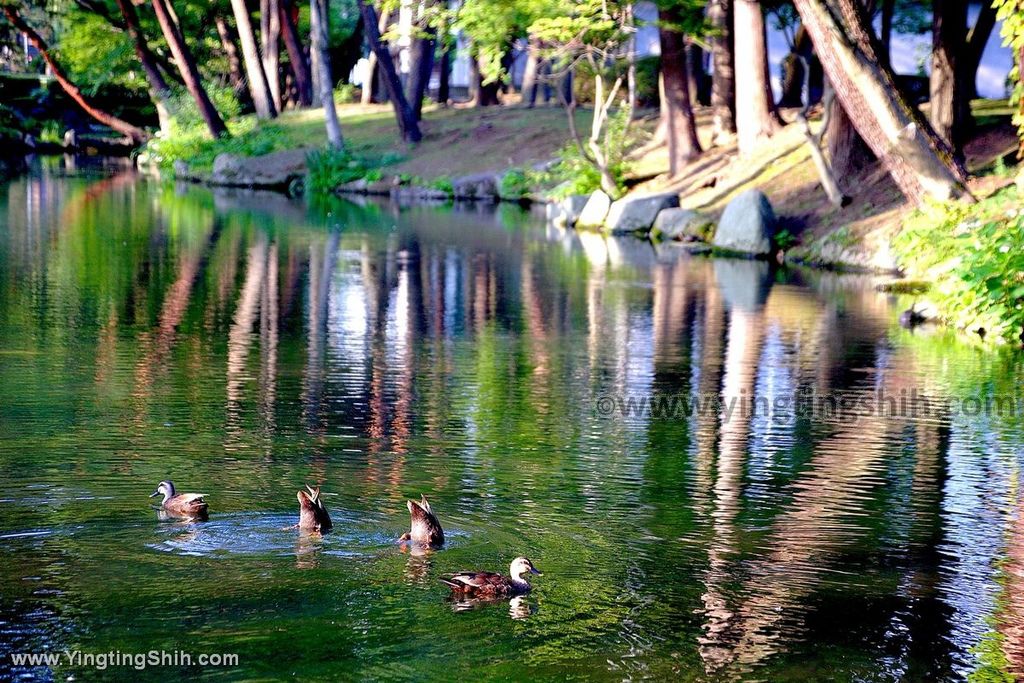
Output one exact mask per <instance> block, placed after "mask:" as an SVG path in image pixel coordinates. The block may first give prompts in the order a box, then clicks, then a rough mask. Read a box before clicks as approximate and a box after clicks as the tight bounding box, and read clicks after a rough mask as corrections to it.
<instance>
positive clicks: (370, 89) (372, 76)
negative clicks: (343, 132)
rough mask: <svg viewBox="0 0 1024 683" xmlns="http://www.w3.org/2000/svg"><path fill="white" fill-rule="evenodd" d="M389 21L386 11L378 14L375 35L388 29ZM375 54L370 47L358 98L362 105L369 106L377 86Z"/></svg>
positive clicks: (389, 17)
mask: <svg viewBox="0 0 1024 683" xmlns="http://www.w3.org/2000/svg"><path fill="white" fill-rule="evenodd" d="M390 20H391V13H390V12H389V11H388V10H386V9H385V10H383V11H381V13H380V17H379V18H378V19H377V33H378V34H381V33H384V31H385V30H386V29H387V27H388V22H389V21H390ZM377 78H378V74H377V53H376V52H374V51H373V47H372V46H371V47H370V56H369V57H367V58H366V79H365V80H366V82H365V83H364V84H363V92H362V95H361V97H360V100H361V102H362V104H370V103H371V102H373V101H374V89H375V88H376V86H377Z"/></svg>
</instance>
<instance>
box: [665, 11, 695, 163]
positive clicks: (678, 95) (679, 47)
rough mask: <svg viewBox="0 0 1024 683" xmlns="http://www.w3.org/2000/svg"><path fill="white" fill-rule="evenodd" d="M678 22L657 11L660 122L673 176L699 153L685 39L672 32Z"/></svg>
mask: <svg viewBox="0 0 1024 683" xmlns="http://www.w3.org/2000/svg"><path fill="white" fill-rule="evenodd" d="M680 23H682V22H681V17H680V16H679V11H678V10H672V9H660V10H658V40H659V42H660V43H661V76H662V84H663V87H662V98H661V120H662V126H663V128H664V133H665V141H666V142H667V145H668V165H669V173H670V174H671V175H676V174H677V173H679V172H680V171H681V170H682V169H683V167H684V166H686V164H687V163H689V162H690V161H691V160H692V159H694V158H695V157H697V156H699V155H700V153H701V148H700V142H699V141H698V140H697V126H696V124H695V123H694V120H693V108H692V107H691V106H690V84H689V69H688V68H687V63H686V37H685V36H683V34H682V33H679V31H678V30H674V27H675V26H678V25H679V24H680Z"/></svg>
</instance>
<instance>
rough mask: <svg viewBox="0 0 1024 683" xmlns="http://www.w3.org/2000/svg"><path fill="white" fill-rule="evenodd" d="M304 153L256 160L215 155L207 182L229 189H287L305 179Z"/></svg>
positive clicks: (278, 153) (296, 150)
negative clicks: (296, 181) (293, 183)
mask: <svg viewBox="0 0 1024 683" xmlns="http://www.w3.org/2000/svg"><path fill="white" fill-rule="evenodd" d="M306 153H307V150H305V149H289V150H285V151H283V152H275V153H273V154H264V155H263V156H259V157H243V156H237V155H235V154H218V155H217V158H216V159H214V160H213V174H212V175H211V176H210V182H211V183H212V184H214V185H228V186H232V187H287V186H288V185H290V184H291V183H292V182H293V181H295V180H301V179H302V178H304V177H305V175H306Z"/></svg>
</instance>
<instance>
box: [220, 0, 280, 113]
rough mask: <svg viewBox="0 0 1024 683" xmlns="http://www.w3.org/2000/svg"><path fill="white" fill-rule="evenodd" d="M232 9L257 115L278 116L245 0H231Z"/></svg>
mask: <svg viewBox="0 0 1024 683" xmlns="http://www.w3.org/2000/svg"><path fill="white" fill-rule="evenodd" d="M231 9H232V11H233V12H234V14H235V27H236V28H237V30H238V41H239V42H240V43H241V44H242V60H243V62H244V63H245V75H246V80H247V81H248V82H249V94H250V95H252V103H253V105H254V106H255V107H256V117H257V118H260V119H271V118H274V117H275V116H277V110H276V109H275V108H274V101H273V98H272V97H271V95H270V87H269V86H268V85H267V75H266V74H265V73H264V72H263V62H262V60H261V59H260V51H259V48H257V47H256V38H255V36H254V35H253V32H252V20H251V19H250V18H249V8H248V7H246V5H245V0H231Z"/></svg>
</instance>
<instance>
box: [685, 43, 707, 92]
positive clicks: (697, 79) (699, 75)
mask: <svg viewBox="0 0 1024 683" xmlns="http://www.w3.org/2000/svg"><path fill="white" fill-rule="evenodd" d="M686 81H687V83H686V88H687V90H688V91H689V93H690V106H691V107H697V106H700V104H701V101H700V89H701V83H703V81H704V50H702V49H700V45H698V44H697V43H695V42H693V41H692V40H691V41H687V44H686Z"/></svg>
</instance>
